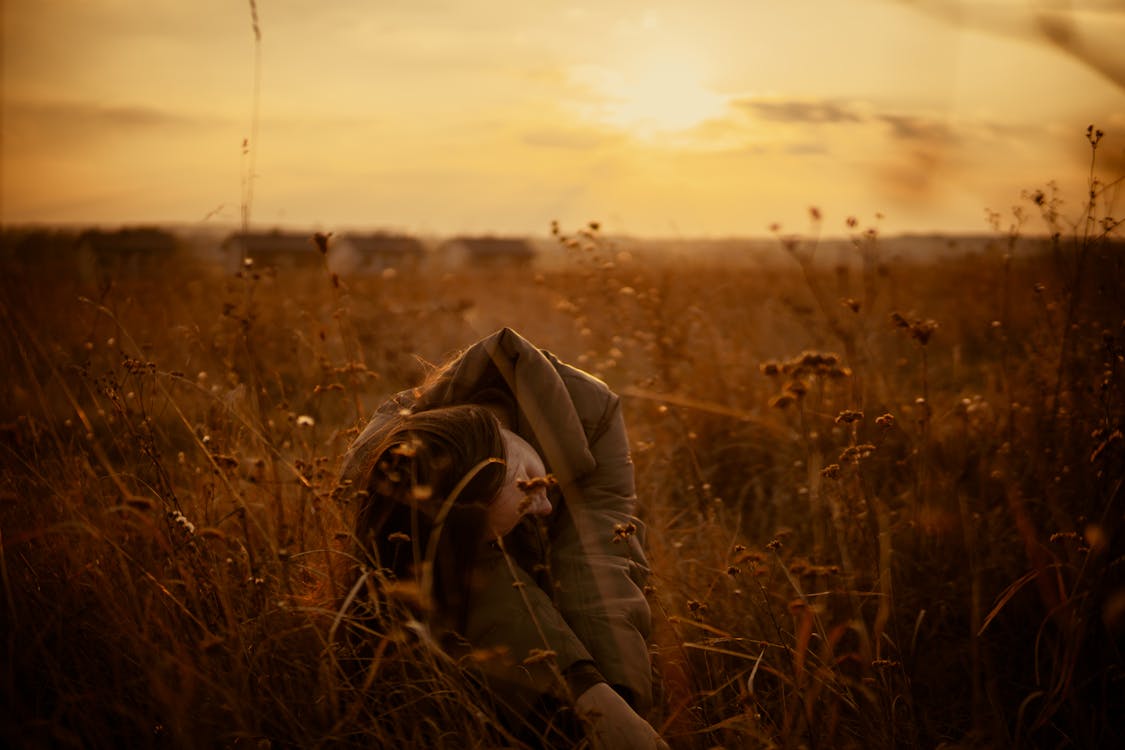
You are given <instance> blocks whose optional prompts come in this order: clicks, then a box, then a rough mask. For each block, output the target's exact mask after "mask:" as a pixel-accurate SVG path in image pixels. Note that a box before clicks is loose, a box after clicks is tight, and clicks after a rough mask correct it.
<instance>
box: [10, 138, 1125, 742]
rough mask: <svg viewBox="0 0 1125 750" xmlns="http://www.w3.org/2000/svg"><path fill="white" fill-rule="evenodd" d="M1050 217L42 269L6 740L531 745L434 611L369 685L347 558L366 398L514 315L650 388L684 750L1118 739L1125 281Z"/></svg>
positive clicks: (16, 272)
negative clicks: (501, 255)
mask: <svg viewBox="0 0 1125 750" xmlns="http://www.w3.org/2000/svg"><path fill="white" fill-rule="evenodd" d="M1094 145H1096V144H1094ZM1094 188H1095V189H1097V185H1096V184H1095V185H1094ZM1097 193H1098V197H1099V198H1100V197H1101V196H1102V193H1101V192H1100V190H1098V191H1097ZM1032 198H1033V201H1032V202H1033V204H1034V205H1035V206H1038V207H1039V208H1040V209H1042V210H1043V213H1044V217H1045V219H1046V221H1047V222H1048V227H1049V229H1048V231H1049V232H1058V234H1057V235H1056V236H1055V238H1054V241H1053V242H1052V243H1049V248H1050V249H1049V251H1048V252H1046V253H1039V252H1036V253H1031V252H1030V251H1027V250H1026V249H1025V248H1024V246H1023V245H1021V242H1020V241H1019V240H1018V239H1017V237H1016V234H1015V232H1013V233H1012V235H1011V241H1009V239H1008V237H1006V236H1005V235H1004V234H1003V233H1001V234H1000V235H999V236H998V239H997V242H996V244H995V245H994V246H993V247H992V248H991V249H990V250H989V251H987V252H984V253H980V254H976V255H967V256H964V257H960V258H957V259H952V260H949V259H945V260H943V261H941V262H940V263H937V262H926V261H913V262H906V261H899V262H893V263H892V262H887V261H885V260H884V259H882V258H881V257H880V255H879V242H878V237H877V236H876V235H875V234H874V233H869V234H863V233H859V231H858V230H856V231H857V234H856V238H855V253H854V258H853V259H852V260H853V261H854V262H851V263H849V264H848V265H840V266H839V267H832V266H829V265H825V264H822V263H819V262H818V261H817V260H816V258H815V257H814V255H813V252H812V251H813V245H812V244H811V243H809V242H803V241H801V240H799V239H790V238H787V239H786V240H785V243H784V247H785V248H786V249H787V251H788V252H789V253H790V254H791V255H792V256H793V261H795V262H789V263H788V264H787V265H778V266H776V267H763V268H757V269H755V268H749V267H745V266H739V267H723V266H719V265H712V266H707V267H705V266H702V265H698V266H694V267H689V266H686V265H684V264H683V263H682V262H679V263H677V264H675V265H671V264H662V263H659V262H655V261H654V262H641V260H640V259H639V258H638V257H637V256H636V254H634V256H629V255H628V254H624V253H618V252H617V250H616V249H615V248H614V246H613V243H612V242H611V241H609V240H607V239H605V238H604V237H603V236H602V235H601V234H600V231H599V229H598V227H597V226H594V225H592V226H590V227H587V228H585V229H583V230H582V231H581V232H578V233H575V234H574V235H573V236H570V237H561V239H562V240H563V241H564V243H565V244H566V245H567V247H568V248H569V250H568V252H569V253H571V254H572V255H573V258H572V262H571V263H570V264H568V265H567V266H565V267H563V268H560V269H557V270H551V271H545V272H542V273H540V274H539V275H537V276H534V277H532V275H531V273H532V272H528V271H524V270H519V269H503V268H501V269H490V270H489V271H488V272H487V274H477V273H474V272H473V271H471V270H465V271H457V273H456V275H451V276H446V277H439V276H435V275H432V274H431V275H422V274H421V273H402V274H398V275H397V276H380V277H374V278H351V279H349V278H338V279H333V278H332V277H331V276H330V275H329V274H327V273H316V272H309V271H296V270H292V271H284V270H282V271H277V272H273V271H270V270H269V269H266V268H258V267H256V266H255V265H253V264H249V265H247V266H246V267H245V268H244V269H243V270H242V271H241V272H240V273H239V274H237V275H236V276H233V277H232V276H229V275H224V276H219V275H214V274H211V273H209V272H206V271H205V270H202V269H198V268H193V267H191V266H190V265H189V264H187V263H186V261H184V260H183V259H178V260H175V261H169V265H168V266H166V267H164V268H163V269H161V270H160V272H158V273H152V274H149V275H147V276H145V277H143V278H128V279H125V278H119V279H116V280H115V279H113V278H106V279H105V280H104V281H103V282H102V283H100V284H99V283H96V282H90V281H88V280H82V279H78V278H75V277H74V276H73V275H71V274H69V273H68V269H67V268H66V267H55V266H52V264H51V262H50V260H49V259H47V260H43V259H40V260H35V261H32V260H28V259H23V260H17V259H13V258H7V259H6V260H5V265H6V266H7V267H6V268H5V272H4V275H3V289H4V291H3V313H4V319H5V323H6V325H5V330H4V333H3V336H2V338H0V342H2V343H0V346H2V348H3V358H2V360H0V361H2V363H3V365H2V366H3V375H4V379H5V382H6V397H5V398H4V400H3V407H2V413H0V422H2V428H0V429H2V436H0V465H2V466H3V472H2V479H0V552H2V557H0V561H2V567H0V574H2V584H3V592H2V594H3V595H2V597H0V601H2V605H0V606H2V609H3V617H2V618H0V622H2V626H0V627H2V631H3V635H4V640H3V646H2V648H3V651H2V655H0V659H2V660H3V668H2V670H0V673H2V675H3V676H2V685H0V716H2V719H3V722H4V726H3V727H2V731H3V733H4V734H3V736H4V738H5V740H6V741H7V742H8V743H9V744H10V745H22V746H28V747H47V746H69V745H74V746H118V745H119V746H132V747H146V746H161V747H164V746H182V747H215V746H229V747H269V746H273V747H280V746H299V747H313V746H322V745H328V746H336V745H347V746H351V745H355V746H364V747H372V746H373V747H414V746H418V747H434V748H438V747H461V746H474V745H483V746H502V745H504V744H505V743H511V742H512V741H513V740H512V738H511V737H509V736H508V735H507V734H506V730H505V729H504V727H503V726H502V725H501V724H499V723H498V722H497V721H496V719H495V715H494V713H493V712H492V709H491V707H490V705H489V702H488V700H487V698H486V697H485V696H483V695H481V694H480V693H479V691H477V690H476V688H475V687H474V684H473V681H472V679H471V670H469V671H465V670H462V669H461V668H460V667H459V666H458V665H457V664H454V663H452V662H450V661H449V660H448V659H444V658H442V657H441V655H440V654H437V653H435V652H434V651H432V650H431V649H429V648H427V647H426V646H425V643H424V642H423V641H422V640H420V639H419V638H418V636H417V634H416V633H415V632H414V631H412V630H411V629H410V627H408V625H407V624H406V623H403V624H402V625H401V626H400V627H397V628H387V629H386V630H385V632H375V633H372V634H371V640H370V642H369V643H368V647H369V648H368V649H367V651H366V652H365V656H364V658H363V659H361V660H360V663H359V666H358V667H353V668H345V667H344V666H343V664H344V663H345V661H347V660H348V659H350V658H352V657H354V656H355V655H354V654H351V653H349V652H347V650H346V649H345V648H344V647H343V646H341V645H340V644H339V643H336V642H334V641H333V638H332V635H333V634H334V633H335V632H336V630H337V629H338V626H339V624H340V623H339V622H338V621H337V616H336V615H337V612H336V610H335V608H334V605H333V604H332V603H333V602H335V601H339V600H340V599H341V598H343V597H344V596H345V594H346V593H347V592H345V591H342V590H341V586H342V580H341V579H339V578H337V577H336V576H335V575H334V573H333V571H335V570H338V569H339V567H340V566H339V565H338V564H334V563H333V559H332V558H333V556H334V555H338V554H339V552H338V550H339V549H341V548H342V545H340V544H339V540H340V538H341V536H342V535H344V536H346V533H347V528H348V513H349V509H348V508H347V507H342V506H341V504H340V503H339V502H338V501H337V498H338V497H339V493H338V492H337V491H336V490H337V488H336V486H335V469H336V466H337V462H338V459H339V457H340V455H341V453H342V451H343V449H344V447H345V446H346V445H347V443H348V442H349V440H350V439H351V438H352V437H353V436H354V435H355V434H356V429H357V427H358V426H360V425H361V424H362V422H363V419H364V416H365V415H366V414H368V413H369V412H370V410H371V409H372V408H373V407H374V406H375V405H376V404H377V403H378V402H379V401H380V400H381V399H382V398H384V397H385V396H387V395H388V394H390V393H392V392H394V391H396V390H397V389H400V388H403V387H406V386H408V385H411V384H414V383H415V382H417V380H418V379H419V378H420V377H421V375H422V370H423V364H422V362H421V361H420V359H419V358H422V359H425V360H429V361H438V360H440V359H441V358H442V357H443V355H445V354H446V353H448V352H450V351H452V350H453V349H455V348H457V347H460V346H463V345H465V344H467V343H469V342H471V341H473V340H474V339H476V338H477V337H478V336H480V335H483V334H485V333H488V332H490V331H491V330H492V329H493V328H495V327H496V326H499V325H513V326H514V327H516V328H518V329H519V330H520V331H521V332H522V333H523V334H525V335H526V336H527V337H528V338H530V339H531V340H532V341H535V342H541V343H542V344H543V345H546V346H548V347H549V348H551V349H553V350H554V351H555V352H556V353H558V354H559V355H560V356H561V357H563V358H564V359H567V360H570V361H573V362H576V363H578V364H580V365H581V366H584V367H586V368H587V369H589V370H591V371H593V372H595V373H597V374H599V375H600V376H602V377H603V378H605V379H606V380H607V381H608V382H609V383H610V384H611V385H612V386H613V387H614V388H615V389H617V390H618V391H619V392H621V393H622V394H623V395H624V398H625V402H626V408H627V410H628V412H627V418H628V424H629V426H630V432H631V439H632V442H633V446H634V457H635V460H636V464H637V476H638V490H639V494H640V499H641V507H642V513H643V521H644V522H645V524H646V526H647V543H648V547H649V550H650V555H651V562H652V566H653V579H652V586H651V589H650V591H649V592H648V593H649V595H650V598H651V599H650V600H651V603H652V606H653V612H654V621H655V628H656V636H655V639H654V660H655V663H656V666H657V670H658V674H657V677H658V681H659V688H660V693H661V696H662V697H661V701H660V703H659V706H658V708H657V711H656V713H655V715H654V716H652V719H653V722H654V725H655V726H657V727H658V728H660V729H661V731H662V732H663V733H664V734H665V735H666V736H667V738H668V740H669V741H670V743H671V744H672V746H673V747H676V748H710V747H714V746H723V747H730V748H734V747H759V746H760V747H775V746H777V747H794V748H796V747H809V748H834V747H864V748H867V747H876V748H889V747H900V746H907V747H913V746H925V747H933V746H937V745H939V744H942V743H947V744H948V745H951V746H953V745H955V746H982V747H983V746H1023V747H1031V746H1036V747H1038V746H1052V747H1055V746H1067V745H1072V746H1079V747H1098V746H1104V747H1108V746H1112V745H1113V744H1114V743H1120V742H1121V741H1122V739H1123V738H1122V729H1121V724H1120V717H1121V716H1122V715H1125V704H1123V700H1122V697H1121V696H1123V695H1125V685H1123V684H1122V680H1123V672H1122V666H1123V661H1122V652H1121V648H1122V644H1123V639H1125V573H1123V570H1125V569H1123V567H1122V560H1123V559H1125V558H1123V554H1125V549H1123V544H1125V537H1123V535H1122V518H1123V513H1125V505H1123V503H1125V500H1123V498H1122V496H1121V483H1122V479H1123V477H1125V468H1123V467H1125V439H1123V438H1122V431H1123V429H1125V359H1123V357H1125V301H1123V300H1122V296H1121V290H1122V289H1125V268H1123V267H1122V263H1123V260H1125V259H1123V256H1122V249H1121V247H1120V246H1119V245H1117V246H1115V245H1113V244H1111V243H1110V242H1109V241H1108V237H1109V235H1110V234H1112V232H1113V230H1114V229H1115V228H1116V227H1115V226H1114V225H1113V224H1112V223H1111V222H1104V223H1102V222H1103V219H1104V214H1102V213H1099V212H1098V211H1096V210H1095V209H1098V206H1095V205H1093V201H1091V205H1090V206H1088V207H1087V213H1086V214H1084V215H1083V217H1082V218H1080V220H1079V222H1078V224H1077V226H1075V227H1073V228H1067V227H1064V226H1062V224H1061V220H1060V219H1059V216H1060V213H1061V212H1060V211H1059V210H1058V206H1057V205H1051V203H1050V201H1049V200H1048V199H1047V198H1046V196H1044V195H1043V194H1042V193H1037V194H1034V195H1033V196H1032ZM1099 217H1101V218H1099ZM814 220H816V221H819V216H814ZM1052 222H1053V225H1052ZM1019 223H1020V222H1019V221H1017V222H1016V224H1017V227H1018V225H1019ZM851 224H852V223H851V222H850V223H849V226H850V225H851ZM328 252H329V253H331V247H330V246H329V249H328ZM635 531H636V530H635V529H634V530H632V531H631V532H630V533H632V532H635ZM606 533H607V534H614V533H620V530H614V529H607V530H606ZM336 640H339V639H336ZM473 657H474V655H470V656H469V657H467V658H468V659H470V662H471V659H472V658H473Z"/></svg>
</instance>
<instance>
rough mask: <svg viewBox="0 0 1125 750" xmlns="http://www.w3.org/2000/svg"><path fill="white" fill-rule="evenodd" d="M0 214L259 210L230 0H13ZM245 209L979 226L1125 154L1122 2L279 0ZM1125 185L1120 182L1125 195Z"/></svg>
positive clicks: (239, 33) (460, 222) (266, 18)
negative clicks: (1053, 184)
mask: <svg viewBox="0 0 1125 750" xmlns="http://www.w3.org/2000/svg"><path fill="white" fill-rule="evenodd" d="M2 8H3V10H2V12H3V94H2V95H3V122H2V126H3V144H2V154H0V156H2V183H0V185H2V195H0V200H2V204H0V216H2V220H3V222H4V223H5V225H10V224H23V223H44V222H49V223H53V222H68V223H69V222H84V223H89V222H97V223H102V224H106V225H115V224H121V223H128V222H177V223H186V224H197V225H200V226H206V225H209V224H214V225H216V226H221V225H224V224H233V223H235V222H237V221H238V219H239V214H240V203H241V194H242V192H241V187H240V182H241V178H242V174H243V172H244V170H245V169H246V168H247V162H246V160H245V158H244V156H243V154H242V142H243V139H244V138H247V137H249V136H250V135H251V119H252V118H251V112H252V101H253V94H252V92H253V80H254V75H253V74H254V36H253V32H252V28H251V14H250V6H249V3H242V2H237V1H235V0H191V1H190V2H189V1H188V0H4V1H3V3H2ZM258 13H259V17H260V28H261V47H260V54H261V89H260V120H259V123H260V124H259V131H258V138H257V139H256V140H255V141H254V142H253V143H252V144H251V145H252V147H254V148H255V149H256V153H255V158H256V176H255V180H254V196H253V203H252V204H251V223H252V225H254V226H256V227H259V228H267V227H273V226H292V227H302V228H317V229H326V230H341V229H345V228H373V229H374V228H388V229H396V230H404V231H410V232H420V233H427V234H448V233H456V232H502V233H535V234H544V233H546V232H547V231H548V227H549V224H550V222H551V220H552V219H557V220H559V222H560V223H561V224H562V226H563V227H564V229H565V228H576V227H577V226H580V225H581V224H584V223H585V222H586V221H587V220H594V219H596V220H600V221H601V222H602V223H603V224H604V225H605V226H606V228H607V229H608V230H609V231H612V232H622V233H630V234H635V235H668V236H681V237H692V236H720V235H753V234H762V233H765V232H766V231H767V227H768V226H769V225H770V224H771V223H773V222H780V223H781V224H782V225H783V226H785V227H786V228H792V229H798V230H799V229H802V228H804V227H805V226H806V224H807V219H806V217H807V216H808V207H809V206H811V205H816V206H819V207H820V208H821V209H822V211H823V213H824V216H825V221H826V229H827V230H828V231H838V230H842V229H843V223H844V220H845V218H846V217H847V216H849V215H855V216H857V217H859V218H860V220H861V221H863V222H869V221H871V220H872V217H873V216H874V215H875V214H876V213H881V214H883V215H885V219H884V220H883V222H882V226H883V227H884V228H885V229H886V230H887V231H892V232H894V231H932V230H937V231H974V232H979V231H985V230H987V224H986V222H985V218H984V217H985V209H986V208H993V209H998V210H1003V211H1007V210H1008V209H1009V208H1010V207H1011V206H1012V205H1013V204H1015V203H1018V202H1019V200H1020V198H1019V195H1020V191H1021V189H1028V188H1034V187H1037V186H1040V185H1043V184H1044V183H1046V182H1047V181H1048V180H1052V179H1053V180H1057V181H1058V182H1059V184H1060V186H1061V187H1062V188H1063V190H1064V197H1066V198H1067V199H1068V202H1069V204H1070V206H1071V208H1075V207H1076V205H1077V203H1078V202H1080V200H1081V192H1080V191H1079V192H1076V191H1078V189H1079V187H1080V186H1081V185H1082V180H1083V179H1084V173H1085V170H1086V168H1087V166H1088V156H1089V153H1088V152H1089V148H1088V144H1087V143H1086V141H1085V136H1084V131H1085V128H1086V126H1087V125H1088V124H1090V123H1094V124H1096V125H1097V126H1098V127H1100V128H1102V129H1103V130H1105V131H1106V133H1107V135H1106V138H1105V140H1104V141H1103V142H1102V145H1101V146H1100V147H1099V159H1100V160H1101V161H1102V164H1103V165H1104V167H1105V171H1104V176H1106V177H1110V178H1112V177H1118V176H1121V175H1122V174H1123V173H1125V44H1123V43H1122V42H1121V40H1122V39H1125V1H1123V0H1086V1H1085V2H1081V1H1079V0H1076V1H1075V2H1069V3H1068V2H1025V1H1019V0H995V1H994V2H988V1H987V0H986V1H984V2H969V1H968V0H965V1H964V2H943V1H941V0H933V1H921V2H895V1H892V0H851V1H849V2H839V0H788V1H787V2H767V1H766V0H700V2H695V3H685V2H682V1H676V2H672V1H667V2H635V1H633V0H600V1H599V2H597V3H590V4H588V5H587V4H584V3H582V2H565V3H564V2H549V1H547V0H544V1H542V2H527V0H378V1H376V0H332V1H331V2H322V1H321V0H259V1H258ZM1122 200H1123V201H1125V196H1122Z"/></svg>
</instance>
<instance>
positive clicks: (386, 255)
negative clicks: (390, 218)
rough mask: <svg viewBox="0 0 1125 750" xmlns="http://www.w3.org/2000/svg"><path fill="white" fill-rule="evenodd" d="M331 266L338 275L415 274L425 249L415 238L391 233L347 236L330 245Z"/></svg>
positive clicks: (422, 260) (422, 259)
mask: <svg viewBox="0 0 1125 750" xmlns="http://www.w3.org/2000/svg"><path fill="white" fill-rule="evenodd" d="M329 248H330V249H329V251H328V264H329V267H330V268H331V269H332V270H333V271H336V272H337V273H356V274H364V273H382V272H384V271H387V270H390V269H393V270H395V271H413V270H417V269H418V268H420V267H421V266H422V263H423V262H424V261H425V258H426V248H425V246H423V245H422V243H421V242H420V241H419V240H418V239H417V238H415V237H411V236H409V235H404V234H392V233H389V232H375V233H373V234H345V235H343V236H342V237H340V238H339V239H338V240H336V239H334V240H333V241H332V242H330V243H329Z"/></svg>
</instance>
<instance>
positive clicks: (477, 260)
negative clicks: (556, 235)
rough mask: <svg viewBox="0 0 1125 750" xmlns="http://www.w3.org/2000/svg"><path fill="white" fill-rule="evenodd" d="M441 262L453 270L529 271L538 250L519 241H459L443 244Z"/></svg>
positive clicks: (457, 238) (504, 238) (477, 238)
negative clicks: (502, 269)
mask: <svg viewBox="0 0 1125 750" xmlns="http://www.w3.org/2000/svg"><path fill="white" fill-rule="evenodd" d="M437 255H438V260H439V261H440V262H441V263H442V264H443V265H445V266H448V267H451V268H526V267H528V266H530V265H531V263H532V261H534V260H535V255H536V253H535V248H533V247H532V246H531V243H529V242H528V241H527V240H525V239H521V238H518V237H492V236H485V237H455V238H453V239H451V240H447V241H446V242H444V243H442V244H441V246H440V247H439V248H438V251H437Z"/></svg>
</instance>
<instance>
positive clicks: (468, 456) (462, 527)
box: [355, 405, 550, 611]
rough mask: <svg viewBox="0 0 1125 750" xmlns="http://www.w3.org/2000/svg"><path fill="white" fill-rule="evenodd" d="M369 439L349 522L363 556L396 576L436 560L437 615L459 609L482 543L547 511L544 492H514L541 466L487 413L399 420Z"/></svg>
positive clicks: (469, 409)
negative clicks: (353, 517) (357, 501)
mask: <svg viewBox="0 0 1125 750" xmlns="http://www.w3.org/2000/svg"><path fill="white" fill-rule="evenodd" d="M374 440H375V442H374V449H373V450H372V452H371V455H372V458H371V459H370V463H369V466H368V468H367V470H366V471H365V472H364V474H363V475H362V476H363V477H364V480H363V481H364V483H365V484H364V486H363V487H361V488H360V489H362V490H364V492H363V493H360V495H359V496H360V498H361V503H360V507H359V509H358V513H357V516H356V524H355V538H356V541H357V542H358V544H359V547H360V549H359V553H360V555H359V556H360V559H366V560H368V562H369V563H370V564H371V565H372V567H377V568H382V569H384V570H387V571H389V572H390V573H391V574H392V575H393V576H395V577H397V578H399V579H408V578H413V577H420V576H421V573H422V564H423V563H424V562H425V563H432V565H433V567H432V569H431V570H432V573H433V589H432V592H431V594H432V596H433V600H434V604H436V605H437V606H438V607H439V608H441V609H444V610H446V611H453V610H456V609H457V608H458V607H459V606H460V605H461V604H462V603H463V601H464V597H465V594H466V593H467V589H468V586H469V582H470V579H469V576H470V574H471V572H472V568H473V565H474V562H475V560H476V556H477V553H478V551H479V550H480V547H481V545H482V544H483V543H484V542H486V541H488V540H491V539H493V538H495V537H496V536H502V535H503V534H506V533H507V532H509V531H511V529H512V528H513V527H514V526H515V524H516V523H517V522H518V521H519V518H520V517H521V516H522V515H524V514H525V513H529V512H530V513H545V512H550V503H549V502H547V501H546V496H545V494H544V493H543V491H542V490H541V489H539V488H536V489H534V490H532V491H531V492H530V494H529V495H528V496H525V494H524V492H523V491H522V490H521V489H520V486H525V487H526V485H522V482H523V480H527V479H530V478H533V477H535V476H539V475H541V474H542V473H543V462H542V460H541V459H540V458H539V457H538V454H536V453H535V450H534V449H533V448H532V447H531V446H530V445H529V444H527V443H526V441H523V440H522V439H520V438H519V437H518V436H516V435H515V434H514V433H511V432H508V431H507V430H505V429H503V428H502V427H501V425H500V422H499V421H498V419H497V417H496V416H495V415H494V413H493V412H492V411H491V410H490V409H488V408H487V407H483V406H478V405H462V406H451V407H443V408H438V409H429V410H426V411H420V412H412V413H406V414H403V415H399V416H396V417H394V418H393V419H391V420H390V421H389V422H387V424H386V425H384V426H383V428H382V429H381V430H380V433H379V434H378V435H377V436H375V438H374ZM517 483H520V484H517ZM435 535H437V536H435ZM431 549H432V550H433V551H434V554H433V556H432V557H433V559H432V560H430V559H427V552H428V551H429V550H431Z"/></svg>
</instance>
